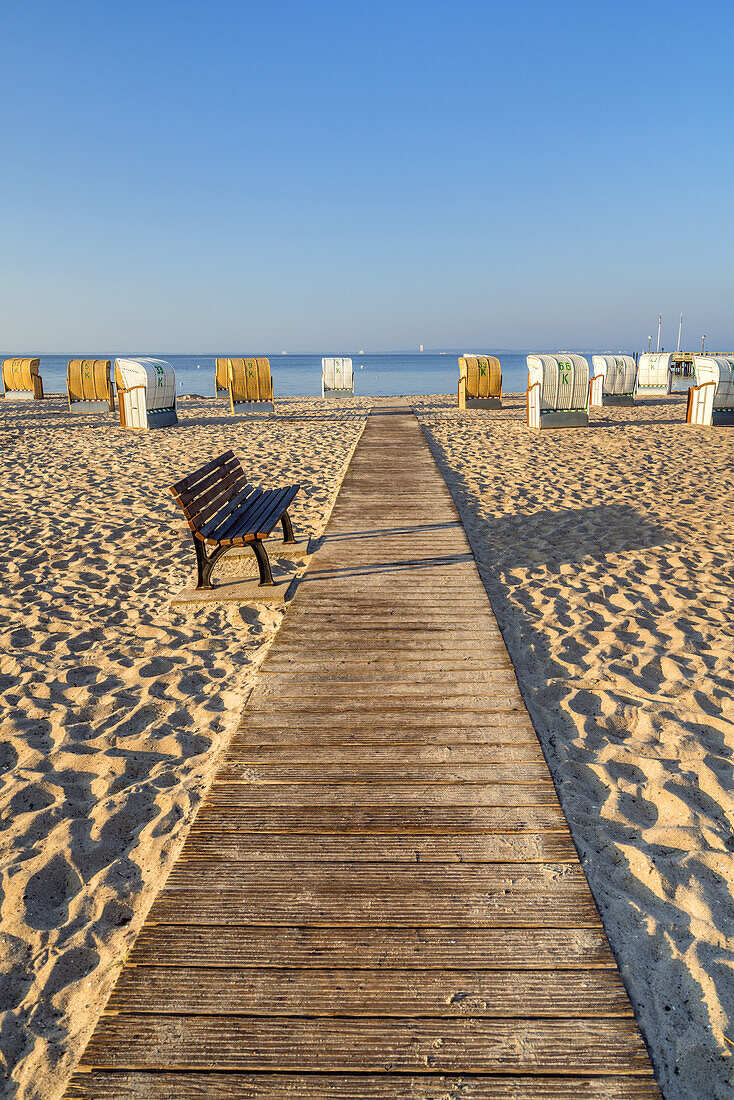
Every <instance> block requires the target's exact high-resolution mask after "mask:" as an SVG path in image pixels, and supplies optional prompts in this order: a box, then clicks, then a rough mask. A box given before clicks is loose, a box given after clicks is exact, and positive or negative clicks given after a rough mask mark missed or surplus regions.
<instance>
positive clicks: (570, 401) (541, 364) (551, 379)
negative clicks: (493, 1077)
mask: <svg viewBox="0 0 734 1100" xmlns="http://www.w3.org/2000/svg"><path fill="white" fill-rule="evenodd" d="M527 362H528V385H529V386H530V385H534V384H537V383H540V408H541V411H547V412H561V411H565V410H575V411H581V410H583V411H584V412H587V411H588V408H589V363H588V360H586V359H585V358H584V356H583V355H572V354H570V353H563V354H558V355H528V357H527Z"/></svg>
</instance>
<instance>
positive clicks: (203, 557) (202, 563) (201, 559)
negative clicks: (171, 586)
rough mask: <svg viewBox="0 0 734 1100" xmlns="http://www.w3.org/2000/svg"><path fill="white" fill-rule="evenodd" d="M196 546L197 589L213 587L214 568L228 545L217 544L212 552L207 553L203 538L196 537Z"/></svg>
mask: <svg viewBox="0 0 734 1100" xmlns="http://www.w3.org/2000/svg"><path fill="white" fill-rule="evenodd" d="M194 548H195V550H196V587H197V589H198V588H212V587H213V586H212V583H211V576H212V570H213V569H214V566H215V565H216V564H217V562H218V561H219V559H220V558H221V556H222V554H223V553H224V552H225V550H226V549H227V547H226V546H217V547H216V548H215V549H214V550H212V552H211V554H207V552H206V547H205V546H204V543H203V542H202V541H201V539H197V538H196V537H194Z"/></svg>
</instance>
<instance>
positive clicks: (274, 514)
mask: <svg viewBox="0 0 734 1100" xmlns="http://www.w3.org/2000/svg"><path fill="white" fill-rule="evenodd" d="M298 488H299V487H298V486H292V485H289V486H286V487H285V488H283V489H271V490H269V491H268V494H267V499H264V500H263V501H262V502H261V506H260V507H259V508H258V509H257V510H256V511H254V512H251V513H248V514H245V515H243V516H241V517H238V522H237V523H236V524H235V525H233V526H232V527H231V528H230V530H229V531H228V532H227V536H226V538H220V539H219V542H220V543H221V544H222V545H224V544H230V545H235V544H236V543H239V542H251V541H252V540H253V539H255V538H267V537H268V535H269V534H270V532H271V531H272V530H273V528H274V527H275V526H276V524H277V523H278V522H279V520H280V517H281V516H282V515H283V512H284V511H285V510H286V509H287V507H288V505H289V504H290V503H291V501H292V500H293V498H294V497H295V495H296V493H297V492H298Z"/></svg>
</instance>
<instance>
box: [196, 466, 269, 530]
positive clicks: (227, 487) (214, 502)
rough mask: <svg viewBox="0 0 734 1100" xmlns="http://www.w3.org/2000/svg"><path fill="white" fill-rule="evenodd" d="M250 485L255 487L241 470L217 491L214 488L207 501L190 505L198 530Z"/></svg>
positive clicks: (219, 486)
mask: <svg viewBox="0 0 734 1100" xmlns="http://www.w3.org/2000/svg"><path fill="white" fill-rule="evenodd" d="M248 487H249V488H250V489H253V488H254V486H252V485H250V484H249V482H248V480H247V478H246V477H245V473H244V471H241V470H240V471H238V472H237V475H236V476H234V477H230V478H227V479H226V481H224V482H222V483H221V484H220V485H218V486H217V487H216V491H214V490H212V492H211V494H209V499H208V501H207V503H205V504H203V505H199V502H198V501H197V502H196V503H195V504H192V505H190V506H189V510H188V514H189V515H190V516H191V519H192V520H193V522H194V526H195V528H196V530H197V531H200V530H201V529H202V527H203V526H204V525H205V524H206V523H208V522H209V521H210V520H211V519H212V518H213V517H214V516H216V515H217V513H218V512H221V511H222V509H223V508H224V507H225V506H226V505H227V503H228V502H229V501H232V500H234V498H235V497H236V496H237V494H238V493H241V492H242V491H243V490H244V489H246V488H248Z"/></svg>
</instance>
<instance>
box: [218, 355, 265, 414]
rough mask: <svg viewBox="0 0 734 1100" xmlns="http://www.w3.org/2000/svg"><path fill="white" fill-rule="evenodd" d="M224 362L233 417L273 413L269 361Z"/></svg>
mask: <svg viewBox="0 0 734 1100" xmlns="http://www.w3.org/2000/svg"><path fill="white" fill-rule="evenodd" d="M217 362H219V360H217ZM224 362H225V363H226V364H227V388H228V389H229V404H230V408H231V409H232V413H233V414H234V415H235V416H242V415H245V416H246V415H248V414H249V415H252V414H253V413H254V414H256V415H257V414H258V413H268V412H275V406H274V404H273V379H272V377H271V374H270V360H269V359H225V360H224Z"/></svg>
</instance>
